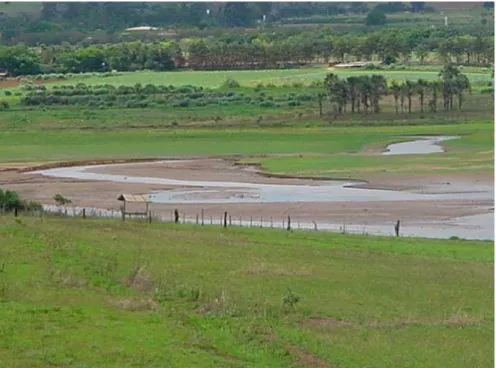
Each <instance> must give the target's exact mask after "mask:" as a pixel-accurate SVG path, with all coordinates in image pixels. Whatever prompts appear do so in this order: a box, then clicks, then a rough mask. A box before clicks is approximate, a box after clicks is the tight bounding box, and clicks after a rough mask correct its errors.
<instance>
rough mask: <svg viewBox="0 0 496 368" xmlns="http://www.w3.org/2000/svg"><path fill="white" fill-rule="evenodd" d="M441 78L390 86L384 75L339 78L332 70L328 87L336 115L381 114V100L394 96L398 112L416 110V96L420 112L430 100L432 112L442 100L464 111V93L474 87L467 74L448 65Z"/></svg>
mask: <svg viewBox="0 0 496 368" xmlns="http://www.w3.org/2000/svg"><path fill="white" fill-rule="evenodd" d="M439 77H440V78H439V80H433V81H426V80H423V79H419V80H418V81H416V82H414V81H405V82H404V83H402V84H399V83H397V82H395V81H393V82H392V83H391V84H390V85H388V84H387V82H386V79H385V78H384V76H382V75H372V76H368V75H363V76H353V77H348V78H339V77H338V76H336V75H335V74H332V73H331V74H328V75H327V76H326V78H325V81H324V87H325V91H326V94H327V97H328V99H329V101H330V103H331V106H332V111H333V113H334V114H335V115H341V114H345V113H354V112H365V113H379V112H380V111H381V106H380V102H381V99H382V98H383V97H385V96H393V98H394V104H395V111H396V114H400V113H406V112H408V113H412V102H413V99H414V98H417V101H418V103H419V110H420V112H425V111H426V110H427V109H426V103H427V107H428V109H429V111H431V112H437V111H438V109H439V107H440V106H439V102H441V103H442V109H443V110H444V111H452V110H454V109H459V110H461V109H462V106H463V101H464V93H465V92H466V91H468V90H470V82H469V80H468V78H467V76H466V75H464V74H462V73H460V71H459V70H458V69H457V68H456V67H454V66H453V65H446V66H445V67H444V68H443V70H442V71H441V72H440V73H439ZM455 98H456V101H455ZM320 103H322V100H320Z"/></svg>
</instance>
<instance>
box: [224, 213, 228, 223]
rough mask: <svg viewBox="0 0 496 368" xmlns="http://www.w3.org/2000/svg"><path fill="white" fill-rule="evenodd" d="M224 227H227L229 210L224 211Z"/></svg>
mask: <svg viewBox="0 0 496 368" xmlns="http://www.w3.org/2000/svg"><path fill="white" fill-rule="evenodd" d="M224 227H227V211H224Z"/></svg>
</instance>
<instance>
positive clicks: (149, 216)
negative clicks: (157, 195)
mask: <svg viewBox="0 0 496 368" xmlns="http://www.w3.org/2000/svg"><path fill="white" fill-rule="evenodd" d="M148 223H149V224H151V223H152V212H151V211H148Z"/></svg>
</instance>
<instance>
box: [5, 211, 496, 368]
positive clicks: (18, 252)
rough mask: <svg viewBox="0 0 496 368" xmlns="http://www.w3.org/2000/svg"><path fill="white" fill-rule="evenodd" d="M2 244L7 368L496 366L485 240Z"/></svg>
mask: <svg viewBox="0 0 496 368" xmlns="http://www.w3.org/2000/svg"><path fill="white" fill-rule="evenodd" d="M0 244H2V245H4V246H2V247H0V260H1V262H0V265H3V266H2V268H1V272H0V301H1V302H0V365H2V366H4V367H27V366H29V367H33V368H36V367H49V366H71V367H94V366H106V367H133V366H134V367H136V366H147V367H164V366H167V367H185V366H190V367H192V366H194V367H301V366H304V367H316V366H319V367H340V368H354V367H364V366H370V367H412V368H414V367H419V368H426V367H436V368H437V367H441V366H443V367H445V366H450V367H453V368H456V367H460V368H461V367H474V368H475V367H481V368H482V367H490V366H492V365H493V364H494V362H493V344H494V342H493V265H494V264H493V245H492V243H490V242H479V241H460V240H423V239H415V238H411V239H401V238H400V239H394V238H382V237H365V236H349V235H348V236H345V235H338V234H325V233H315V232H304V231H303V232H302V231H297V232H294V233H293V232H286V231H281V230H269V229H265V230H262V229H241V228H237V229H234V228H232V229H227V230H221V229H220V228H215V227H210V228H209V227H205V228H202V227H195V226H187V225H184V226H183V225H181V226H178V227H175V226H174V225H171V224H169V225H166V224H152V225H148V224H144V223H140V222H126V223H122V222H120V221H114V220H108V221H107V220H91V219H87V220H82V219H79V220H78V219H64V218H43V219H39V218H32V217H24V218H21V219H20V220H19V221H17V222H16V221H14V219H13V217H10V216H9V217H7V216H0ZM290 292H291V293H292V294H290ZM290 295H297V296H298V297H299V298H300V299H299V301H298V302H292V303H290V302H286V304H285V303H284V299H285V298H286V299H287V300H288V296H290Z"/></svg>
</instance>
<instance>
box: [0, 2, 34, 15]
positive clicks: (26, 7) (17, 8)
mask: <svg viewBox="0 0 496 368" xmlns="http://www.w3.org/2000/svg"><path fill="white" fill-rule="evenodd" d="M41 8H42V3H41V2H17V1H8V2H6V1H2V2H0V12H2V13H5V14H7V15H8V16H9V17H15V16H17V15H19V14H21V13H25V14H30V15H39V14H40V12H41Z"/></svg>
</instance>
